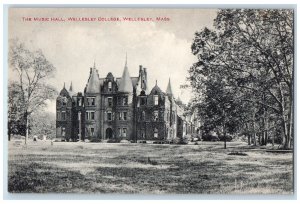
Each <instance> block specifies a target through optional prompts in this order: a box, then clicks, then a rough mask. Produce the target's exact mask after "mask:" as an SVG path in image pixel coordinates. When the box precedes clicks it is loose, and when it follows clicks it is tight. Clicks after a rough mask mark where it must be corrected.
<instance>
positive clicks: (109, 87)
mask: <svg viewBox="0 0 300 204" xmlns="http://www.w3.org/2000/svg"><path fill="white" fill-rule="evenodd" d="M108 91H112V83H111V81H109V82H108Z"/></svg>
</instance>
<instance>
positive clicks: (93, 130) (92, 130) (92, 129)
mask: <svg viewBox="0 0 300 204" xmlns="http://www.w3.org/2000/svg"><path fill="white" fill-rule="evenodd" d="M94 132H95V129H94V128H91V135H92V136H94Z"/></svg>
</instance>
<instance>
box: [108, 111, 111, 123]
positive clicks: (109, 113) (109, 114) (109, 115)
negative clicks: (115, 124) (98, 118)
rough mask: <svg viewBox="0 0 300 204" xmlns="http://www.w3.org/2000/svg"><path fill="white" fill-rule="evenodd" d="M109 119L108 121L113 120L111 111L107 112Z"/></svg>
mask: <svg viewBox="0 0 300 204" xmlns="http://www.w3.org/2000/svg"><path fill="white" fill-rule="evenodd" d="M107 120H108V121H111V120H112V114H111V112H108V113H107Z"/></svg>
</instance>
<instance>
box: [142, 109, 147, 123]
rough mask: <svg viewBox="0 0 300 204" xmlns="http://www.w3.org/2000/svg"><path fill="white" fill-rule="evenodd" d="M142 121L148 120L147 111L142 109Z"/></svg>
mask: <svg viewBox="0 0 300 204" xmlns="http://www.w3.org/2000/svg"><path fill="white" fill-rule="evenodd" d="M141 120H142V121H145V120H146V113H145V111H142V118H141Z"/></svg>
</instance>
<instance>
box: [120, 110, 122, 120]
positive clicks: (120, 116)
mask: <svg viewBox="0 0 300 204" xmlns="http://www.w3.org/2000/svg"><path fill="white" fill-rule="evenodd" d="M119 120H122V112H119Z"/></svg>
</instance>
